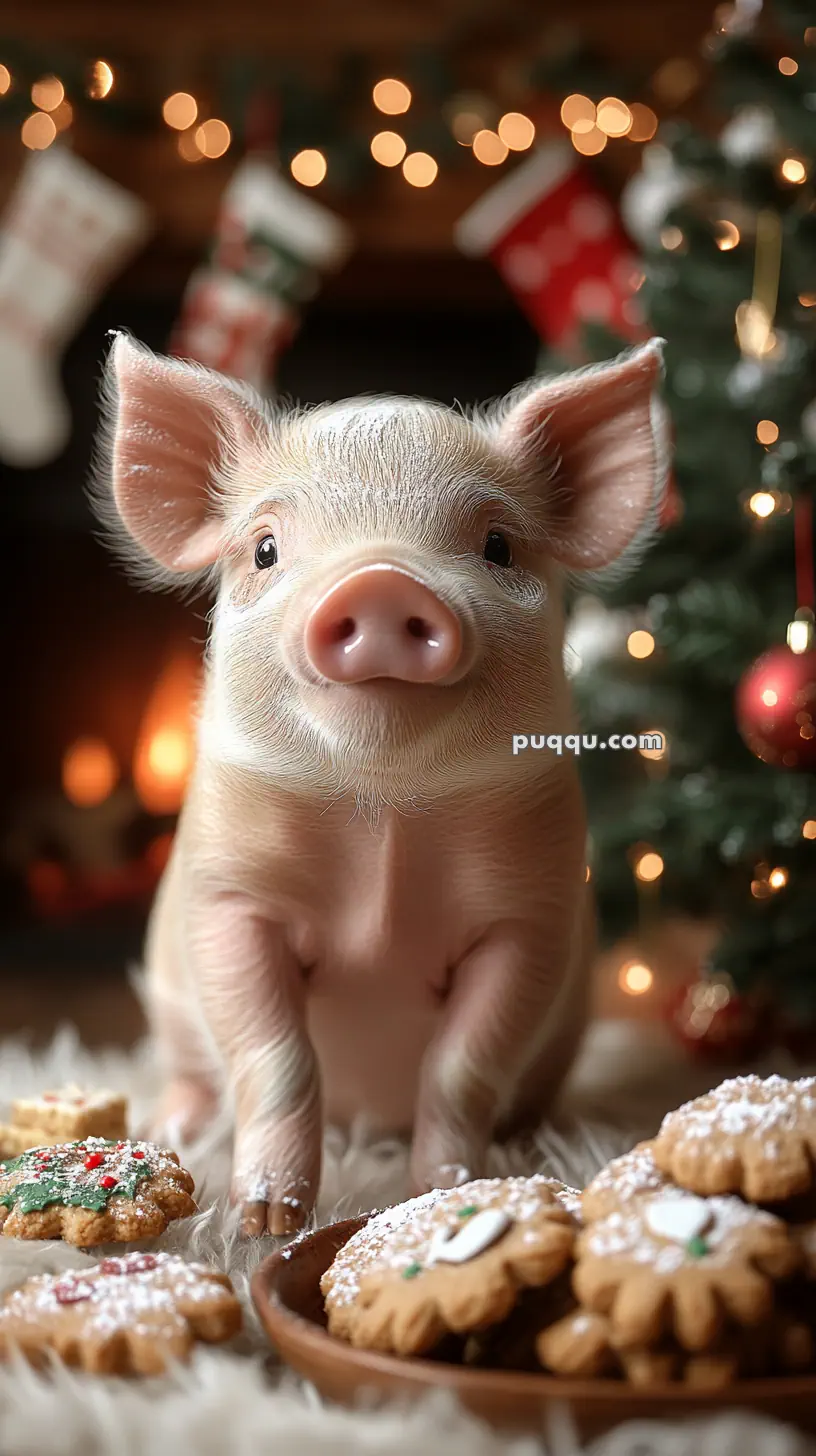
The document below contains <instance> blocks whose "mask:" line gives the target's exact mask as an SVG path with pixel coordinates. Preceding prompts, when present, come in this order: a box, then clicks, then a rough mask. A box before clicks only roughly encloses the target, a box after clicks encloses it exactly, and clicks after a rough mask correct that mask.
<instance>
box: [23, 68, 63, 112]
mask: <svg viewBox="0 0 816 1456" xmlns="http://www.w3.org/2000/svg"><path fill="white" fill-rule="evenodd" d="M31 100H32V101H33V102H34V105H35V106H38V107H39V109H40V111H56V109H57V107H58V106H59V105H60V103H61V102H63V101H64V100H65V87H64V86H63V84H62V82H61V81H60V79H59V77H58V76H42V77H41V78H40V80H39V81H35V82H34V85H33V86H32V88H31Z"/></svg>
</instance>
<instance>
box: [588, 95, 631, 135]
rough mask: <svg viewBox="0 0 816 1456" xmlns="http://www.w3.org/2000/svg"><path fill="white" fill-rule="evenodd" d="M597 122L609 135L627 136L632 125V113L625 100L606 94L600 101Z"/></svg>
mask: <svg viewBox="0 0 816 1456" xmlns="http://www.w3.org/2000/svg"><path fill="white" fill-rule="evenodd" d="M595 121H596V124H597V125H598V126H599V127H600V129H601V131H602V132H604V133H605V135H606V136H608V137H622V136H626V133H627V132H628V131H629V129H630V127H631V125H632V113H631V111H630V110H629V107H628V106H627V105H626V102H625V101H620V100H619V99H618V97H617V96H605V97H604V99H603V101H599V102H598V110H597V114H596V117H595Z"/></svg>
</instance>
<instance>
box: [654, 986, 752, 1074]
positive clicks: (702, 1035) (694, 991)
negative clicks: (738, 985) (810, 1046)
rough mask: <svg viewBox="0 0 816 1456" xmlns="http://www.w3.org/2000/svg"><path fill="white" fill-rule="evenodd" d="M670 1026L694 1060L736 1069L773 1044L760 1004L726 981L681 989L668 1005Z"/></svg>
mask: <svg viewBox="0 0 816 1456" xmlns="http://www.w3.org/2000/svg"><path fill="white" fill-rule="evenodd" d="M666 1015H667V1020H668V1023H669V1026H670V1027H671V1029H672V1031H673V1032H674V1034H675V1036H676V1037H677V1038H678V1040H679V1041H680V1042H682V1044H683V1046H684V1047H685V1048H686V1050H687V1052H688V1053H689V1055H690V1056H691V1057H693V1058H694V1059H695V1060H697V1061H703V1062H715V1063H718V1064H719V1065H720V1066H737V1065H744V1064H745V1063H748V1062H751V1061H753V1060H754V1059H755V1058H756V1057H757V1056H758V1055H759V1053H760V1052H762V1051H764V1050H766V1048H767V1047H768V1046H769V1044H770V1028H769V1019H768V1017H767V1015H766V1014H765V1013H764V1011H763V1008H762V1006H761V1005H759V1004H758V1003H757V1002H754V1001H752V1000H749V998H748V997H746V996H740V995H738V994H737V992H736V991H734V990H732V989H731V988H730V984H729V983H728V982H727V981H726V980H723V981H717V980H698V981H692V982H690V983H687V984H685V985H683V986H680V987H678V988H677V989H676V990H675V991H674V993H673V995H672V997H671V999H670V1000H669V1001H668V1003H667V1006H666Z"/></svg>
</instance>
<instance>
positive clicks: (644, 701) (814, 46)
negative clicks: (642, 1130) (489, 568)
mask: <svg viewBox="0 0 816 1456" xmlns="http://www.w3.org/2000/svg"><path fill="white" fill-rule="evenodd" d="M759 10H760V6H758V5H757V4H752V5H748V4H745V3H742V4H737V5H734V6H720V7H719V8H718V10H717V12H716V14H715V22H714V27H713V30H712V33H711V34H710V35H709V36H708V37H707V38H706V42H705V49H706V52H707V58H708V61H709V62H710V72H711V85H712V98H711V99H712V103H713V107H712V111H711V115H712V116H718V117H719V119H720V125H719V127H718V126H717V124H716V123H715V124H714V125H713V126H712V128H711V129H710V130H708V129H707V130H706V132H705V133H703V132H702V131H698V130H696V129H695V128H693V127H692V126H690V125H688V124H687V123H685V122H683V123H678V122H672V121H666V120H663V121H662V122H661V125H660V128H659V131H658V134H657V139H656V142H655V143H654V144H653V146H652V147H651V148H649V150H648V153H647V155H646V156H645V158H644V169H645V170H644V172H643V174H642V175H641V176H640V177H639V178H638V179H637V180H636V181H635V182H634V183H633V184H630V186H629V189H628V196H627V197H626V198H625V199H624V214H625V215H626V213H627V212H628V213H629V219H628V220H629V221H630V225H631V226H632V228H633V229H634V230H636V231H638V232H639V233H640V237H639V241H640V243H641V245H642V247H643V256H644V278H643V283H642V286H641V288H640V290H639V292H638V298H639V300H640V301H641V303H642V305H643V309H644V313H645V315H646V318H647V320H648V324H649V327H650V331H651V332H653V333H656V334H659V335H661V336H662V337H663V338H664V339H665V340H666V347H665V359H666V377H665V399H666V403H667V405H668V408H669V411H670V413H671V416H672V420H673V428H674V439H675V454H674V481H675V488H676V499H675V509H674V513H673V514H674V519H673V520H672V521H671V524H670V525H669V526H668V528H667V529H664V530H663V531H662V532H661V533H660V535H659V537H658V539H657V540H656V542H655V544H654V546H653V548H652V549H651V550H650V551H649V553H648V554H647V556H646V557H645V559H644V561H643V563H642V565H641V566H640V567H639V568H638V570H637V571H636V572H635V573H634V574H632V575H630V576H629V577H628V578H627V579H626V580H624V581H621V582H618V583H613V584H610V585H608V586H606V587H604V586H603V585H602V586H601V588H600V594H601V597H602V600H603V602H604V603H605V606H606V608H607V610H608V612H610V613H613V615H608V616H607V615H605V614H604V619H603V621H602V622H601V624H600V626H601V627H603V628H605V629H606V630H605V632H604V634H603V635H604V636H605V638H606V640H607V646H606V649H605V651H600V646H599V644H600V638H599V624H598V621H597V620H594V619H593V617H592V615H591V614H590V617H589V619H588V625H587V626H585V627H584V628H583V629H582V632H581V633H580V634H579V635H580V638H581V640H585V641H586V642H587V644H588V645H589V647H590V649H591V648H592V645H593V643H594V645H595V651H594V652H593V651H592V650H589V651H587V653H586V654H584V653H583V652H582V651H581V649H580V647H579V654H580V655H581V656H583V659H584V660H583V662H580V661H577V660H576V662H575V663H574V669H575V670H574V678H573V682H574V688H575V692H576V696H577V699H578V702H579V706H580V711H581V719H582V723H583V725H584V729H585V731H591V732H592V733H597V734H598V737H599V739H601V740H606V739H608V737H609V735H610V734H612V733H620V734H624V733H634V734H637V733H639V732H643V731H660V732H662V733H663V734H664V735H665V740H666V745H665V749H664V751H663V753H662V754H656V755H655V754H649V755H647V756H644V755H643V754H641V753H638V752H629V753H625V752H624V753H620V752H619V753H616V754H614V755H613V754H610V753H606V754H603V753H600V752H595V753H586V754H584V755H583V757H582V759H581V765H582V773H583V776H584V780H585V785H586V789H587V794H588V799H589V805H590V824H591V834H592V875H593V878H594V882H595V887H596V892H597V898H598V903H599V908H600V914H601V922H602V929H603V933H604V937H605V939H606V940H607V941H612V940H615V939H616V938H617V937H619V936H620V935H622V934H624V933H635V934H637V932H638V926H640V927H641V929H642V928H643V924H644V917H645V918H646V920H647V921H648V919H649V917H650V916H653V915H654V914H655V913H656V912H657V911H658V910H659V913H660V914H662V915H671V914H672V913H676V912H679V913H684V914H692V915H695V916H697V915H699V916H705V917H709V918H711V919H712V920H713V921H714V922H716V923H717V924H719V925H721V926H722V934H721V937H720V939H719V942H718V943H717V945H716V948H715V950H714V952H713V954H712V957H711V960H710V963H708V964H706V965H704V966H702V967H701V968H700V986H699V987H698V988H697V989H698V990H699V994H696V995H695V996H692V999H691V1001H690V1002H688V1003H687V1005H686V1007H685V1012H684V1014H685V1015H686V1017H687V1019H688V1018H689V1017H690V1018H691V1023H692V1031H696V1032H697V1033H698V1034H699V1035H700V1036H701V1037H702V1036H704V1035H705V1034H706V1032H707V1030H708V1029H709V1027H710V1024H711V1021H712V1019H714V1020H716V1017H717V1015H718V1014H719V1012H720V1009H721V1008H723V1007H724V1006H725V1005H726V1004H727V1002H728V1001H729V998H730V999H731V1001H732V1003H733V1004H734V1005H736V1004H739V1005H744V1004H746V999H745V998H747V1000H748V1001H749V1002H751V1004H756V1006H757V1007H763V1008H764V1009H763V1010H762V1012H761V1015H762V1017H763V1020H764V1021H765V1022H766V1024H768V1025H769V1026H770V1025H773V1026H774V1027H775V1028H776V1030H777V1031H780V1030H782V1029H784V1031H785V1032H786V1034H791V1041H792V1040H793V1034H795V1033H798V1032H799V1031H801V1030H804V1032H805V1040H807V1034H808V1033H807V1028H812V1029H813V1032H814V1037H813V1040H816V844H815V843H814V841H816V778H814V774H813V770H814V769H816V642H815V641H813V639H812V626H811V624H812V622H813V611H812V609H813V607H814V601H813V532H812V524H811V505H812V498H813V493H814V489H816V400H815V399H814V397H815V396H816V201H814V176H815V175H816V174H815V173H814V163H815V162H816V25H814V24H813V21H814V20H816V16H815V15H814V12H813V6H812V3H799V4H797V3H786V4H778V5H776V6H775V7H774V10H773V13H772V14H771V13H769V12H767V11H766V12H764V13H761V14H759V13H758V11H759ZM809 22H810V23H809ZM714 108H716V110H715V109H714ZM623 342H624V341H622V340H615V339H613V338H611V337H610V336H609V335H608V334H607V335H604V334H602V333H601V332H600V331H598V330H595V333H594V338H593V340H592V353H593V355H594V357H597V358H601V357H608V356H609V355H610V354H611V353H613V352H614V351H615V348H616V347H622V345H623ZM598 610H599V609H597V608H596V612H597V611H598ZM797 613H798V615H797ZM792 623H793V624H794V625H792V626H791V625H790V624H792ZM610 638H611V639H612V640H613V641H615V640H617V645H616V646H615V647H614V648H613V650H612V651H611V652H610V651H609V648H608V641H609V639H610ZM766 653H770V656H767V657H766V656H764V654H766ZM757 659H761V661H760V662H759V663H757ZM811 715H813V716H812V717H811ZM770 1008H773V1015H768V1011H769V1009H770ZM695 1016H696V1018H697V1020H696V1023H695V1022H694V1017H695ZM811 1049H812V1044H811Z"/></svg>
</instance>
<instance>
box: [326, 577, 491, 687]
mask: <svg viewBox="0 0 816 1456" xmlns="http://www.w3.org/2000/svg"><path fill="white" fill-rule="evenodd" d="M304 647H305V650H306V656H307V658H308V660H309V662H310V664H311V666H312V667H313V668H314V670H315V671H316V672H318V673H320V675H321V677H323V678H328V680H329V681H330V682H337V683H358V682H365V681H366V680H367V679H369V678H375V677H385V678H395V679H398V680H400V681H402V682H415V683H434V682H439V681H440V679H442V678H446V677H448V676H449V675H450V673H451V672H453V670H454V668H455V667H456V665H457V663H458V662H459V659H460V657H461V655H462V628H461V626H460V624H459V621H458V619H457V617H456V616H455V615H454V613H453V612H452V611H451V609H450V607H446V606H445V603H444V602H441V601H440V600H439V597H437V596H435V595H434V593H433V592H432V591H431V590H430V588H429V587H427V586H423V584H422V582H420V581H417V580H416V578H415V577H413V576H410V575H409V574H408V572H406V571H403V570H402V569H401V568H400V567H397V566H390V565H388V564H387V563H385V562H383V563H378V564H376V565H372V566H364V567H361V568H359V569H358V570H357V571H353V572H350V573H349V575H348V576H344V577H343V578H342V580H341V581H338V582H337V583H336V584H335V585H334V586H333V587H331V588H330V590H329V591H328V592H327V593H326V595H325V596H324V597H322V598H321V600H320V601H319V602H318V603H317V605H316V606H315V607H313V608H312V611H311V612H310V613H309V616H308V618H307V621H306V628H305V633H304Z"/></svg>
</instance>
